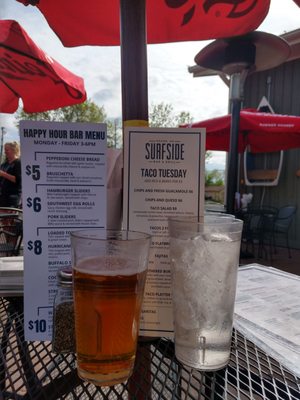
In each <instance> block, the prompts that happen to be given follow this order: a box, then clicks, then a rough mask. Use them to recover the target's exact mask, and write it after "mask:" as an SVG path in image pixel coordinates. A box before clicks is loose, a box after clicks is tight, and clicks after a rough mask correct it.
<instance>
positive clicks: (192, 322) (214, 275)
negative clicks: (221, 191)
mask: <svg viewBox="0 0 300 400" xmlns="http://www.w3.org/2000/svg"><path fill="white" fill-rule="evenodd" d="M168 223H169V235H170V258H171V271H172V293H173V315H174V332H175V354H176V357H177V359H178V360H179V361H181V362H182V363H183V364H185V365H188V366H190V367H192V368H197V369H200V370H207V371H216V370H218V369H221V368H223V367H225V366H226V365H227V364H228V362H229V358H230V345H231V335H232V326H233V311H234V301H235V293H236V282H237V270H238V264H239V255H240V243H241V233H242V226H243V222H242V221H240V220H238V219H234V218H232V216H228V217H226V215H222V216H220V215H205V216H204V217H202V218H201V219H198V218H196V217H195V218H193V217H191V218H181V217H178V218H176V217H172V218H170V219H169V221H168Z"/></svg>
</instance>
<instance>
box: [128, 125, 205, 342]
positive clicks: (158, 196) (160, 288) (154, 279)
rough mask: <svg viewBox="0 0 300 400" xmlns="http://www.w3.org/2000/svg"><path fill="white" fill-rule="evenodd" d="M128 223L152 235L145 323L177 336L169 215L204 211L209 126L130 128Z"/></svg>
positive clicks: (150, 331) (151, 331)
mask: <svg viewBox="0 0 300 400" xmlns="http://www.w3.org/2000/svg"><path fill="white" fill-rule="evenodd" d="M124 139H125V142H124V192H123V226H124V228H125V229H129V230H135V231H141V232H147V233H150V234H151V235H152V244H151V247H150V257H149V264H148V272H147V280H146V288H145V295H144V302H143V308H142V316H141V323H140V334H141V335H144V336H165V337H170V338H172V337H173V317H172V297H171V296H172V295H171V272H170V260H169V237H168V217H171V216H199V215H203V213H204V167H205V165H204V163H205V130H204V129H199V128H198V129H187V128H186V129H179V128H174V129H171V128H127V129H126V130H125V137H124Z"/></svg>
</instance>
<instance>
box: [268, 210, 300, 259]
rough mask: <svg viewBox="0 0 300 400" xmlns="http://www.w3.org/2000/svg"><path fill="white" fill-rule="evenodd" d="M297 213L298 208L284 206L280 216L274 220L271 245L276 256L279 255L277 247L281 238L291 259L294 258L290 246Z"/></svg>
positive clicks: (279, 212) (279, 211)
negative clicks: (292, 226) (292, 224)
mask: <svg viewBox="0 0 300 400" xmlns="http://www.w3.org/2000/svg"><path fill="white" fill-rule="evenodd" d="M296 212H297V206H291V205H287V206H283V207H281V208H280V209H279V210H278V214H277V216H276V218H275V219H274V223H273V226H272V231H271V245H272V247H273V249H274V253H275V254H276V253H277V248H276V247H277V243H278V239H280V237H281V238H283V240H284V241H285V244H286V247H287V249H288V255H289V258H291V257H292V255H291V249H290V244H289V230H290V227H291V223H292V221H293V218H294V216H295V214H296Z"/></svg>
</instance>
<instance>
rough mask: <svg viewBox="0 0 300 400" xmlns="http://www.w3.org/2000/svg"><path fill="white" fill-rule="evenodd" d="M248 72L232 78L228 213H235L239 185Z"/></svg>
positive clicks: (227, 186)
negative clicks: (241, 118)
mask: <svg viewBox="0 0 300 400" xmlns="http://www.w3.org/2000/svg"><path fill="white" fill-rule="evenodd" d="M247 73H248V70H243V71H242V72H237V73H234V74H232V75H231V79H230V88H229V90H230V104H231V127H230V146H229V155H228V168H227V179H226V183H227V184H226V212H227V213H228V214H234V212H235V193H236V191H237V186H238V184H237V180H238V165H239V152H238V150H239V148H238V143H239V125H240V111H241V103H242V96H243V87H244V82H245V79H246V76H247Z"/></svg>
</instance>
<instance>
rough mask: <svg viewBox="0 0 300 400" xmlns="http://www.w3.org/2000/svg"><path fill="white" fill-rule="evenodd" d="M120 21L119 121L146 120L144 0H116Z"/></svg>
mask: <svg viewBox="0 0 300 400" xmlns="http://www.w3.org/2000/svg"><path fill="white" fill-rule="evenodd" d="M120 20H121V76H122V82H121V83H122V113H123V121H124V122H126V121H127V122H128V121H136V120H139V121H148V74H147V40H146V22H145V20H146V4H145V0H120ZM127 124H128V123H127ZM129 125H130V123H129Z"/></svg>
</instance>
